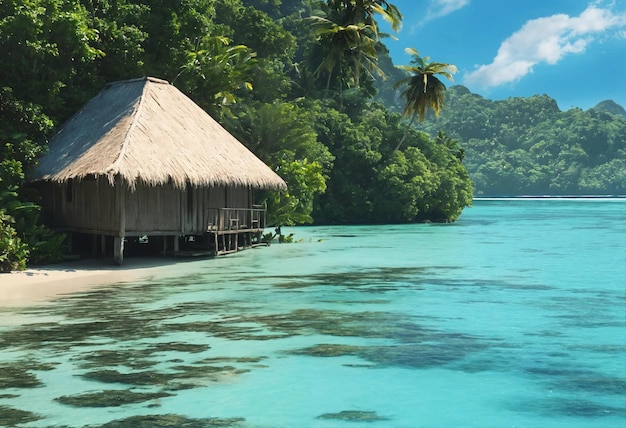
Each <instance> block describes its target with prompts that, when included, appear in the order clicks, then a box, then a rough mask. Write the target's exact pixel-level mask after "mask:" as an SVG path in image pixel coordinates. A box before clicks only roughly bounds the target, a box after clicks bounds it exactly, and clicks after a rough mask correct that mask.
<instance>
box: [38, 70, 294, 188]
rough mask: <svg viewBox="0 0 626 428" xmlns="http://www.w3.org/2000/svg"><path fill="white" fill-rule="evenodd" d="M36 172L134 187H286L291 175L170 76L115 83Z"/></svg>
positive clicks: (71, 125)
mask: <svg viewBox="0 0 626 428" xmlns="http://www.w3.org/2000/svg"><path fill="white" fill-rule="evenodd" d="M49 147H50V150H49V152H48V153H47V154H46V155H45V156H44V157H43V158H42V159H41V162H40V165H39V167H38V168H37V169H36V179H37V180H52V181H57V182H63V181H66V180H68V179H82V178H84V177H87V176H92V175H95V176H106V177H108V179H109V181H110V182H111V183H113V182H114V180H115V177H116V176H117V175H119V176H121V177H122V178H123V179H124V180H125V181H126V182H127V183H128V185H129V186H130V187H131V188H134V187H135V184H136V183H137V182H138V181H142V182H144V183H146V184H148V185H161V184H165V183H168V182H173V183H174V185H175V186H177V187H179V188H184V187H185V186H186V185H187V184H191V185H193V186H217V185H230V186H233V185H240V186H249V187H253V188H266V189H285V188H286V184H285V182H284V181H283V180H282V179H281V178H280V177H279V176H278V175H277V174H276V173H274V171H272V170H271V169H270V168H269V167H268V166H267V165H265V164H264V163H263V162H262V161H261V160H260V159H259V158H257V157H256V156H255V155H254V154H253V153H252V152H250V151H249V150H248V149H247V148H246V147H245V146H244V145H243V144H241V143H240V142H239V141H237V140H236V139H235V138H234V137H233V136H232V135H231V134H230V133H228V131H226V130H225V129H224V128H223V127H222V126H221V125H220V124H219V123H217V122H216V121H215V120H214V119H213V118H212V117H211V116H209V115H208V114H207V113H206V112H205V111H204V110H202V109H201V108H200V107H199V106H198V105H196V104H195V103H194V102H193V101H192V100H191V99H189V98H188V97H186V96H185V95H184V94H183V93H182V92H180V91H179V90H178V89H176V88H175V87H174V86H173V85H170V84H169V83H168V82H166V81H164V80H159V79H154V78H150V77H148V78H141V79H134V80H126V81H122V82H115V83H111V84H108V85H107V86H106V87H105V88H104V89H103V90H102V91H101V92H100V93H99V94H98V95H96V96H95V97H94V98H93V99H92V100H91V101H89V102H88V103H87V104H86V105H85V106H84V107H83V108H82V109H81V110H80V111H79V112H78V113H76V114H75V115H74V116H73V117H72V118H71V119H70V120H69V121H68V122H67V123H65V124H64V125H63V127H62V128H61V129H60V131H59V132H58V134H56V135H55V136H54V137H53V138H52V139H51V140H50V143H49Z"/></svg>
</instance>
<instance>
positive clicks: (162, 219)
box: [36, 177, 253, 236]
mask: <svg viewBox="0 0 626 428" xmlns="http://www.w3.org/2000/svg"><path fill="white" fill-rule="evenodd" d="M36 186H37V188H38V189H39V191H40V194H41V196H42V206H43V208H44V211H45V215H46V216H47V217H48V220H49V221H50V223H51V224H52V225H53V226H54V227H58V228H60V229H63V230H68V231H78V232H85V233H92V234H100V235H112V236H117V235H118V234H119V233H120V227H121V219H120V204H121V201H120V199H119V197H116V188H115V187H113V186H111V185H110V184H109V181H108V180H107V179H106V178H104V177H98V178H97V179H96V178H88V179H83V180H70V181H68V182H65V183H54V182H50V181H46V182H39V183H37V184H36ZM117 190H119V189H117ZM122 192H123V195H124V196H123V198H124V200H123V206H124V214H125V219H124V221H125V235H126V236H141V235H201V234H203V233H205V232H206V231H207V229H208V227H209V225H215V224H216V222H217V221H219V222H224V221H225V220H224V218H220V219H218V218H216V210H215V209H216V208H251V207H252V202H253V200H252V197H253V192H252V189H250V188H247V187H229V188H226V187H224V186H219V187H193V186H189V187H187V189H184V190H180V189H177V188H175V187H174V186H173V185H172V184H168V185H164V186H156V187H153V186H147V185H144V184H142V183H138V184H137V186H136V187H135V189H134V190H133V191H131V190H130V189H128V188H127V187H126V186H124V187H123V190H122ZM242 222H243V223H247V222H246V221H244V220H243V219H242ZM220 227H221V228H223V227H225V225H224V224H221V225H220Z"/></svg>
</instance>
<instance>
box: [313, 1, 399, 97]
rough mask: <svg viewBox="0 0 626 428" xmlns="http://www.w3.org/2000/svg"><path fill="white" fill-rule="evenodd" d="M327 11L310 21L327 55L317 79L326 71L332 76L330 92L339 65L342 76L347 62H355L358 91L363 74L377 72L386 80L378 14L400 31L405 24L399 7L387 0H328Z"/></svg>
mask: <svg viewBox="0 0 626 428" xmlns="http://www.w3.org/2000/svg"><path fill="white" fill-rule="evenodd" d="M325 10H326V16H325V17H321V16H312V17H311V18H310V20H311V21H312V22H313V29H314V32H315V35H316V37H317V40H318V42H320V44H322V46H323V47H324V48H325V50H326V52H327V53H326V55H325V57H324V59H323V60H322V62H321V63H320V65H319V67H318V68H317V70H316V71H315V74H316V76H317V77H319V75H320V73H321V72H322V71H325V72H326V73H328V76H327V83H326V89H329V87H330V80H331V78H332V74H333V72H334V70H335V68H336V67H337V66H339V75H340V77H341V74H342V66H343V62H344V61H345V60H346V59H349V60H350V61H351V62H352V73H351V74H352V77H353V82H354V86H355V87H357V88H358V87H359V86H360V76H361V73H362V72H363V71H366V72H367V73H369V75H370V76H371V75H372V73H376V74H377V75H379V76H380V77H384V73H383V72H382V70H381V69H380V67H378V65H377V64H376V63H377V59H378V52H377V50H376V47H377V46H376V45H377V42H378V41H379V33H378V24H377V23H376V20H375V19H374V15H375V14H380V15H381V16H382V17H383V19H385V20H386V21H388V22H390V24H391V26H392V29H394V30H395V31H397V30H399V29H400V25H401V22H402V14H401V13H400V11H399V10H398V8H397V7H395V6H394V5H392V4H390V3H389V2H387V1H386V0H327V2H326V4H325Z"/></svg>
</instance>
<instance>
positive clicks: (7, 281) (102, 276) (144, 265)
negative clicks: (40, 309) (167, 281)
mask: <svg viewBox="0 0 626 428" xmlns="http://www.w3.org/2000/svg"><path fill="white" fill-rule="evenodd" d="M174 263H176V261H175V260H173V259H162V258H137V259H127V260H125V261H124V265H122V266H117V265H114V264H113V263H112V261H109V260H84V261H76V262H67V263H62V264H54V265H49V266H43V267H36V268H30V269H27V270H25V271H22V272H11V273H2V274H0V307H11V306H26V305H30V304H36V303H41V302H45V301H49V300H53V299H55V298H58V297H59V296H61V295H64V294H69V293H76V292H79V291H84V290H88V289H90V288H94V287H97V286H104V285H113V284H116V283H122V282H128V281H136V280H141V279H147V278H149V277H151V276H153V275H155V274H157V273H159V271H163V270H164V269H167V268H168V267H171V265H172V264H174Z"/></svg>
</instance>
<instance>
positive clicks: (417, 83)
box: [394, 48, 457, 150]
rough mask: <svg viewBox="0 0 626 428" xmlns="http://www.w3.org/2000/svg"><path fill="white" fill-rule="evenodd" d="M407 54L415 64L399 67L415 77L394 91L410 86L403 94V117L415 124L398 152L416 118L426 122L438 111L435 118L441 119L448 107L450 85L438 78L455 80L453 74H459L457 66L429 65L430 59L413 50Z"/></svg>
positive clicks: (397, 147) (402, 140) (440, 63)
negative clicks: (429, 115) (440, 114)
mask: <svg viewBox="0 0 626 428" xmlns="http://www.w3.org/2000/svg"><path fill="white" fill-rule="evenodd" d="M405 51H406V53H408V54H409V55H411V56H412V57H413V59H412V60H411V65H400V66H398V68H400V69H402V70H406V71H408V72H409V73H410V74H411V76H409V77H407V78H406V79H402V80H400V81H399V82H398V83H396V84H395V85H394V88H398V87H400V86H406V89H405V90H404V91H403V92H402V96H403V97H405V98H406V104H405V105H404V110H403V111H402V115H403V116H408V115H410V116H411V121H410V122H409V125H408V127H407V129H406V131H405V132H404V135H403V136H402V139H401V140H400V142H399V143H398V145H397V146H396V148H395V150H398V149H399V148H400V146H401V145H402V143H403V142H404V139H405V138H406V136H407V133H408V131H409V129H410V128H411V125H412V124H413V121H414V120H415V118H416V117H417V118H418V119H419V121H420V122H422V121H423V120H424V118H425V117H426V111H427V110H428V108H431V109H432V110H433V111H434V112H435V116H439V111H440V110H441V109H442V108H443V106H444V104H445V91H446V85H444V84H443V83H442V82H441V80H439V79H438V78H437V76H436V75H438V74H439V75H442V76H445V77H447V78H448V79H450V80H454V79H453V77H452V74H454V73H456V72H457V68H456V66H454V65H452V64H446V63H442V62H429V60H430V58H429V57H424V58H422V57H421V56H420V55H419V52H417V50H415V49H413V48H406V49H405Z"/></svg>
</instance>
